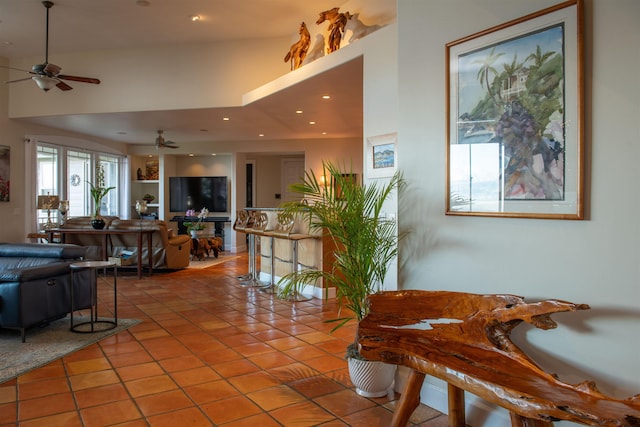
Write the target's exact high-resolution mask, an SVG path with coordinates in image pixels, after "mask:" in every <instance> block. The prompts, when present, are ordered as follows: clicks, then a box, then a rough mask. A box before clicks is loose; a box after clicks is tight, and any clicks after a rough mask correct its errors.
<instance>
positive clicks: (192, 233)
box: [191, 230, 200, 239]
mask: <svg viewBox="0 0 640 427" xmlns="http://www.w3.org/2000/svg"><path fill="white" fill-rule="evenodd" d="M199 233H200V231H199V230H191V238H192V239H197V238H198V235H199Z"/></svg>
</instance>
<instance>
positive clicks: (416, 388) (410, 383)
mask: <svg viewBox="0 0 640 427" xmlns="http://www.w3.org/2000/svg"><path fill="white" fill-rule="evenodd" d="M424 377H425V374H423V373H422V372H418V371H414V370H413V369H412V370H411V372H410V373H409V378H408V379H407V385H406V386H405V387H404V391H403V392H402V395H401V396H400V400H399V401H398V405H397V406H396V409H395V411H394V413H393V419H392V420H391V427H404V426H406V425H407V423H408V422H409V418H411V414H413V411H415V409H416V408H417V407H418V405H420V390H421V389H422V383H423V382H424Z"/></svg>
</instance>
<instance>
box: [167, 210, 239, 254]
mask: <svg viewBox="0 0 640 427" xmlns="http://www.w3.org/2000/svg"><path fill="white" fill-rule="evenodd" d="M170 221H171V222H177V223H178V234H187V227H186V226H185V225H184V223H185V222H197V221H198V217H196V216H180V215H176V216H174V217H173V218H171V220H170ZM202 222H213V227H214V230H215V236H216V237H220V238H222V247H224V225H225V224H226V223H230V222H231V220H230V219H229V217H228V216H208V217H206V218H205V219H203V220H202Z"/></svg>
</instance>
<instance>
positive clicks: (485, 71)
mask: <svg viewBox="0 0 640 427" xmlns="http://www.w3.org/2000/svg"><path fill="white" fill-rule="evenodd" d="M495 51H496V48H495V47H494V48H493V49H491V52H489V54H488V55H487V56H485V57H484V58H483V59H482V60H478V61H475V62H476V63H478V64H480V65H481V67H480V70H478V81H480V85H481V86H486V87H487V92H488V93H489V96H490V97H491V99H492V100H493V102H495V103H496V104H498V100H497V99H496V97H495V96H494V94H493V91H492V89H491V83H490V82H489V77H490V76H489V75H490V74H493V75H494V76H497V75H499V73H498V70H496V69H495V67H494V66H493V65H494V64H495V63H496V61H497V60H498V58H500V57H501V56H502V55H504V53H498V54H496V53H495Z"/></svg>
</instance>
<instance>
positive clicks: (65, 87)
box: [56, 81, 73, 91]
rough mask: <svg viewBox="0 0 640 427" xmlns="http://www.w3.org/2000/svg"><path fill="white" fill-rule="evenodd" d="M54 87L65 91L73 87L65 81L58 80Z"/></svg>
mask: <svg viewBox="0 0 640 427" xmlns="http://www.w3.org/2000/svg"><path fill="white" fill-rule="evenodd" d="M56 87H57V88H58V89H60V90H65V91H66V90H71V89H73V88H72V87H71V86H69V85H68V84H66V83H65V82H63V81H59V82H58V83H57V84H56Z"/></svg>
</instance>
